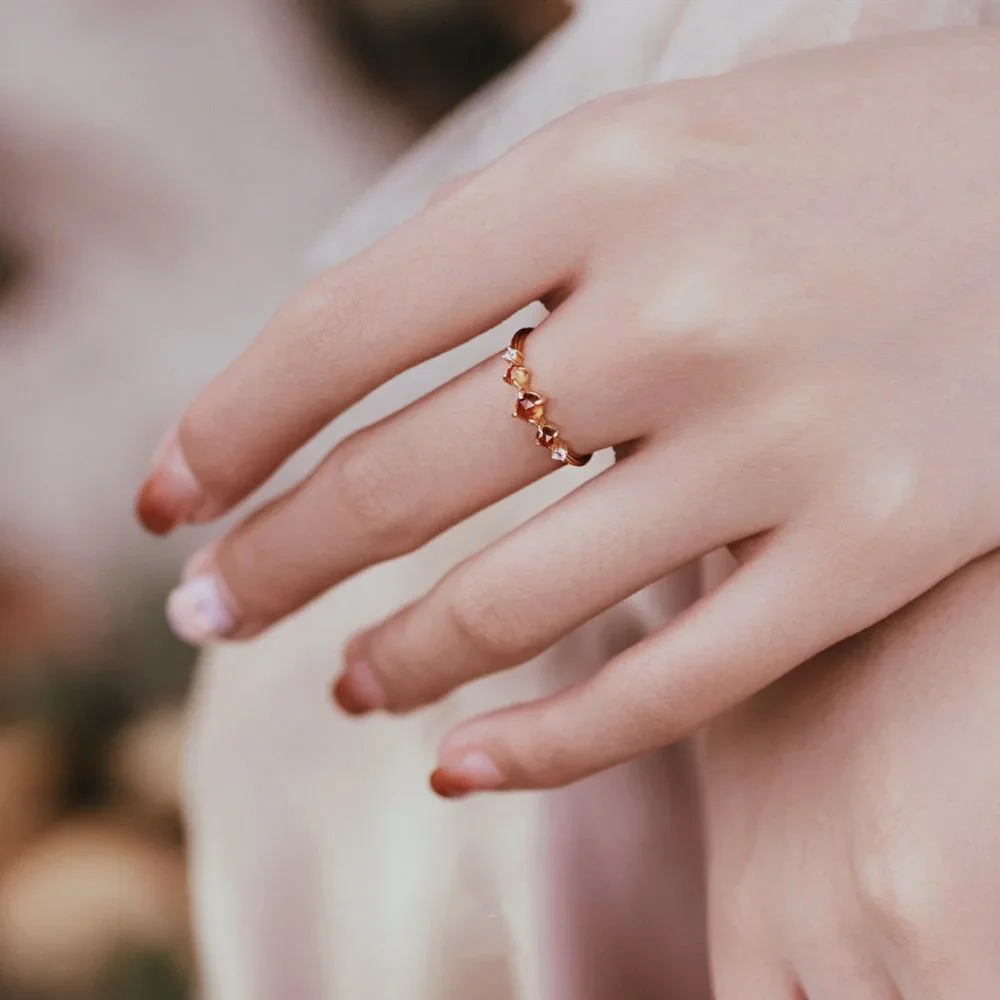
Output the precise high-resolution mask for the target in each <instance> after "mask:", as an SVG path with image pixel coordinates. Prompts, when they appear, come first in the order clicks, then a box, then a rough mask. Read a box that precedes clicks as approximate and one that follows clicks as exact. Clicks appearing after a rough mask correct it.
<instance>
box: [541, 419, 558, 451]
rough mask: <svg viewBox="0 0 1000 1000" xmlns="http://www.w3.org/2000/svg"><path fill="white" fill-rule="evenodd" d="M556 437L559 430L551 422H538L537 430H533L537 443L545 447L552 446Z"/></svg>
mask: <svg viewBox="0 0 1000 1000" xmlns="http://www.w3.org/2000/svg"><path fill="white" fill-rule="evenodd" d="M557 437H559V431H557V430H556V429H555V427H553V426H552V425H551V424H540V425H539V427H538V430H537V431H536V432H535V438H536V439H537V440H538V443H539V444H541V445H544V446H545V447H546V448H550V447H552V445H554V444H555V443H556V438H557Z"/></svg>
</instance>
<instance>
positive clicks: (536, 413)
mask: <svg viewBox="0 0 1000 1000" xmlns="http://www.w3.org/2000/svg"><path fill="white" fill-rule="evenodd" d="M544 408H545V399H544V397H542V396H539V395H538V393H537V392H522V393H521V394H520V395H519V396H518V397H517V406H516V407H515V408H514V414H515V416H518V417H520V418H521V419H522V420H527V421H528V423H532V424H533V423H535V421H537V420H541V418H542V413H543V412H544Z"/></svg>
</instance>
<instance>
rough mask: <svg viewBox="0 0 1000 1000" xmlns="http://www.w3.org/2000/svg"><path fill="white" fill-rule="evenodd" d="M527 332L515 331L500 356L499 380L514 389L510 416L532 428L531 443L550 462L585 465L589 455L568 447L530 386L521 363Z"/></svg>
mask: <svg viewBox="0 0 1000 1000" xmlns="http://www.w3.org/2000/svg"><path fill="white" fill-rule="evenodd" d="M531 332H532V328H531V327H526V328H525V329H523V330H518V331H517V333H515V334H514V336H513V338H512V339H511V342H510V346H509V347H508V348H507V349H506V350H505V351H504V352H503V354H502V355H501V358H502V359H503V360H504V361H505V362H507V371H506V373H505V375H504V377H503V380H504V382H506V383H507V385H509V386H512V387H513V388H515V389H516V390H517V401H516V402H515V403H514V413H513V415H514V416H515V417H517V418H518V419H519V420H523V421H524V422H525V423H528V424H531V425H532V426H533V427H534V428H535V443H536V444H537V445H539V446H540V447H542V448H545V449H547V450H548V453H549V455H551V456H552V460H553V461H555V462H559V463H561V464H563V465H576V466H582V465H586V464H587V463H588V462H589V461H590V459H591V456H590V455H581V454H579V453H577V452H575V451H574V450H573V449H572V448H571V447H570V446H569V444H568V442H567V441H566V440H565V439H564V438H563V436H562V433H561V432H560V430H559V428H558V427H556V425H555V424H553V423H552V422H551V420H549V419H548V418H547V417H546V414H545V404H546V403H547V402H548V400H547V399H546V398H545V397H544V396H543V395H542V394H541V393H540V392H538V391H537V390H536V389H535V388H533V386H532V376H531V372H530V370H529V369H528V368H527V367H526V366H525V363H524V342H525V340H527V338H528V334H530V333H531Z"/></svg>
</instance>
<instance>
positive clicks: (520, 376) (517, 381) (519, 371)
mask: <svg viewBox="0 0 1000 1000" xmlns="http://www.w3.org/2000/svg"><path fill="white" fill-rule="evenodd" d="M503 380H504V381H505V382H506V383H507V385H512V386H514V387H516V388H518V389H524V388H526V387H527V385H528V383H529V382H530V381H531V375H530V374H529V373H528V369H527V368H522V367H521V366H520V365H511V366H510V367H509V368H508V369H507V374H506V375H504V377H503Z"/></svg>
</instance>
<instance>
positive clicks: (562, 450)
mask: <svg viewBox="0 0 1000 1000" xmlns="http://www.w3.org/2000/svg"><path fill="white" fill-rule="evenodd" d="M549 454H550V455H551V456H552V458H553V460H555V461H556V462H565V461H566V459H568V458H569V452H568V451H567V450H566V446H565V445H563V444H560V445H556V447H555V448H553V449H552V450H551V451H550V452H549Z"/></svg>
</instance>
